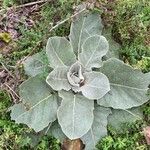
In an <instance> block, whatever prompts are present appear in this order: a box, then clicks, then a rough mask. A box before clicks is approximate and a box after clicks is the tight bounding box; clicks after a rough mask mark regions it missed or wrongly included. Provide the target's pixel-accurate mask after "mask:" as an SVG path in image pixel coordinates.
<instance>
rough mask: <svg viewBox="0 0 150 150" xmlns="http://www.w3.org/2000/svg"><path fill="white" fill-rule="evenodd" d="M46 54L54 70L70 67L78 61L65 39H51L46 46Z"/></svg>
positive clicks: (55, 37)
mask: <svg viewBox="0 0 150 150" xmlns="http://www.w3.org/2000/svg"><path fill="white" fill-rule="evenodd" d="M46 53H47V56H48V60H49V62H50V66H51V67H52V68H56V67H60V66H63V67H64V66H70V65H71V64H73V63H74V62H75V61H76V59H75V55H74V53H73V49H72V46H71V45H70V43H69V41H68V40H67V39H66V38H64V37H57V36H54V37H50V38H49V39H48V42H47V45H46Z"/></svg>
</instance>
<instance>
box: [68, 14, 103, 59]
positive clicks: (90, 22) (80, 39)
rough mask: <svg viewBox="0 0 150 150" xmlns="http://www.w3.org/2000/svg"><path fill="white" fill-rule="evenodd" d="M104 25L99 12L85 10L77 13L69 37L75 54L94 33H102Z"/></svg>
mask: <svg viewBox="0 0 150 150" xmlns="http://www.w3.org/2000/svg"><path fill="white" fill-rule="evenodd" d="M102 28H103V25H102V23H101V19H100V16H99V14H97V13H88V15H87V14H86V13H85V12H83V13H80V14H79V15H77V16H76V17H75V19H74V21H73V22H72V24H71V29H70V35H69V39H70V42H71V44H72V47H73V50H74V52H75V54H76V55H77V57H78V55H79V53H80V52H81V45H82V44H83V43H84V41H85V40H86V39H87V38H88V37H89V36H92V35H95V34H99V35H100V34H101V32H102Z"/></svg>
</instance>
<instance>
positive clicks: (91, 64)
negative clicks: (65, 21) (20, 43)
mask: <svg viewBox="0 0 150 150" xmlns="http://www.w3.org/2000/svg"><path fill="white" fill-rule="evenodd" d="M104 35H106V37H104ZM68 39H69V40H68ZM68 39H66V38H65V37H58V36H54V37H50V38H49V39H48V41H47V45H46V53H44V52H40V53H37V54H35V55H33V56H31V57H29V58H28V59H27V60H25V62H24V68H25V72H26V74H27V75H29V76H30V77H29V78H28V79H27V80H26V81H24V82H23V83H22V84H21V85H20V86H19V89H20V90H19V95H20V100H21V102H20V103H18V104H15V105H14V106H12V107H11V119H12V120H15V121H16V123H23V124H26V125H27V126H29V127H30V128H33V129H34V130H35V132H39V131H42V130H48V132H47V133H49V134H52V135H54V136H55V137H56V138H58V139H60V141H63V140H64V139H66V138H69V139H70V140H74V139H78V138H80V139H81V140H82V141H83V143H84V144H85V150H93V149H95V146H96V143H97V142H98V141H99V140H100V139H101V138H102V137H104V136H106V135H107V125H108V124H110V125H111V126H113V127H115V128H116V129H118V130H119V129H120V124H121V123H122V122H126V121H135V120H137V119H139V118H141V117H142V116H141V112H140V110H139V106H141V105H142V104H144V103H146V102H147V101H148V100H149V96H148V89H149V88H148V85H149V84H150V73H145V74H144V73H142V72H141V71H140V70H137V69H134V68H132V67H131V66H129V65H127V64H125V63H124V62H122V61H121V60H119V59H118V57H117V55H116V51H117V48H118V44H117V43H115V42H114V41H113V40H112V39H111V38H110V36H109V35H108V34H106V32H105V30H104V29H103V25H102V22H101V18H100V16H99V15H98V14H97V13H93V12H89V11H87V10H85V11H84V12H82V13H80V14H78V15H77V16H76V17H75V18H74V20H73V21H72V24H71V28H70V34H69V36H68ZM108 41H109V42H108ZM109 43H110V44H109ZM46 58H47V60H48V62H47V61H46ZM48 71H49V72H48ZM47 72H48V75H47V76H46V77H45V75H46V74H47Z"/></svg>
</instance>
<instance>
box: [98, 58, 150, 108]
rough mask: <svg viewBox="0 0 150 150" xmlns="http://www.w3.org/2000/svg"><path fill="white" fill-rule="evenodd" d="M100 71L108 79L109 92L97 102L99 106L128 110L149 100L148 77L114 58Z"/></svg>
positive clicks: (149, 77)
mask: <svg viewBox="0 0 150 150" xmlns="http://www.w3.org/2000/svg"><path fill="white" fill-rule="evenodd" d="M100 71H101V72H102V73H104V74H105V75H106V76H107V77H108V79H109V81H110V86H111V90H110V92H109V93H107V94H106V95H105V96H104V97H103V98H101V99H99V100H98V104H99V105H102V106H105V107H112V108H114V109H129V108H132V107H137V106H140V105H142V104H144V103H145V102H147V101H148V100H149V98H148V96H147V91H148V85H149V84H150V75H148V74H144V73H142V72H141V71H140V70H136V69H134V68H132V67H131V66H129V65H126V64H124V63H123V62H122V61H120V60H118V59H116V58H111V59H109V60H107V61H106V62H105V63H104V65H103V66H102V68H101V70H100Z"/></svg>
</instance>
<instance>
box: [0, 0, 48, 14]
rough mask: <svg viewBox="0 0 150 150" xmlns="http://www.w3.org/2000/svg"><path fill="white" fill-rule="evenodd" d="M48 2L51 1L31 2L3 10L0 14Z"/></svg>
mask: <svg viewBox="0 0 150 150" xmlns="http://www.w3.org/2000/svg"><path fill="white" fill-rule="evenodd" d="M48 1H51V0H40V1H36V2H31V3H26V4H22V5H18V6H12V7H8V8H6V9H1V10H0V13H2V12H4V11H8V10H11V9H13V8H16V9H18V8H22V7H28V6H32V5H36V4H41V3H45V2H48Z"/></svg>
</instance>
